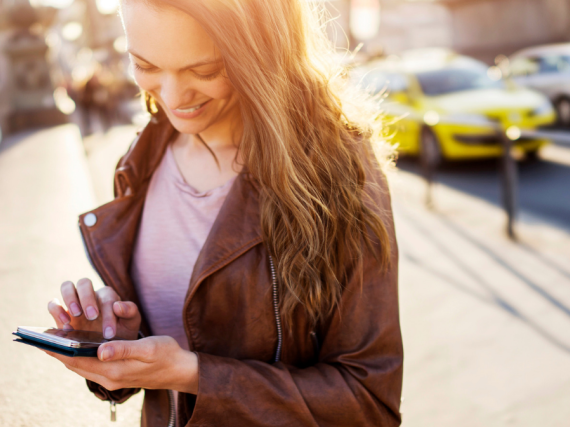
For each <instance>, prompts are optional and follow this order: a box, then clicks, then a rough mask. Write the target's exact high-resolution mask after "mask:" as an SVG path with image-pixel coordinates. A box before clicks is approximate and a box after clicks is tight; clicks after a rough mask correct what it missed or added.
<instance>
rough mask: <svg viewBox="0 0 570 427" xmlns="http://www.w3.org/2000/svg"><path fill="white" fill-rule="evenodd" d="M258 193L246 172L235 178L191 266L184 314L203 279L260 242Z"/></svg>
mask: <svg viewBox="0 0 570 427" xmlns="http://www.w3.org/2000/svg"><path fill="white" fill-rule="evenodd" d="M262 240H263V239H262V236H261V223H260V213H259V191H258V187H257V186H256V184H255V183H254V182H253V180H252V179H251V177H250V176H249V174H248V173H247V172H244V171H242V172H241V173H240V174H239V175H238V176H237V178H236V180H235V182H234V184H233V185H232V188H231V189H230V191H229V193H228V196H227V197H226V200H225V202H224V204H223V205H222V207H221V209H220V211H219V213H218V216H217V217H216V220H215V221H214V225H213V226H212V229H211V230H210V234H209V235H208V238H207V239H206V243H205V244H204V246H203V247H202V250H201V251H200V255H199V256H198V259H197V260H196V264H195V265H194V271H193V273H192V277H191V279H190V286H189V288H188V294H187V296H186V302H185V304H184V311H185V312H186V308H187V307H188V304H189V303H190V300H191V299H192V296H193V295H194V293H195V292H196V289H197V287H198V286H199V285H200V283H201V282H202V281H204V279H205V278H207V277H208V276H210V275H211V274H213V273H215V272H216V271H218V270H220V269H221V268H223V267H225V266H226V265H228V264H230V263H231V262H232V261H234V260H235V259H236V258H238V257H239V256H240V255H242V254H243V253H245V252H247V251H248V250H249V249H251V248H252V247H254V246H256V245H258V244H259V243H261V242H262Z"/></svg>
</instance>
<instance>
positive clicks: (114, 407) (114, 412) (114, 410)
mask: <svg viewBox="0 0 570 427" xmlns="http://www.w3.org/2000/svg"><path fill="white" fill-rule="evenodd" d="M111 421H117V403H116V402H115V401H114V400H111Z"/></svg>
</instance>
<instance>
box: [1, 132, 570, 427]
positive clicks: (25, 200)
mask: <svg viewBox="0 0 570 427" xmlns="http://www.w3.org/2000/svg"><path fill="white" fill-rule="evenodd" d="M135 131H136V128H135V127H134V126H121V127H115V128H112V129H111V130H110V131H108V132H107V133H101V132H99V133H96V134H94V135H92V136H90V137H88V138H86V140H85V141H81V139H80V136H79V133H78V130H77V128H76V127H75V126H73V125H65V126H59V127H56V128H52V129H47V130H43V131H35V132H31V131H30V132H26V133H23V134H19V135H15V136H13V137H10V138H8V139H6V140H4V141H3V142H2V145H1V146H0V197H1V198H2V204H1V205H0V233H1V235H2V236H3V237H2V239H1V240H0V259H1V260H2V261H1V265H0V289H1V292H2V296H3V298H2V300H1V302H0V309H1V310H0V331H1V333H2V336H3V337H4V338H3V344H2V346H1V348H0V369H1V373H0V425H2V426H10V427H24V426H25V427H28V426H42V427H51V426H74V427H75V426H112V425H117V426H129V427H135V426H138V425H139V422H140V405H141V399H142V393H141V394H139V395H138V396H136V397H134V398H132V399H130V400H129V401H128V402H126V403H125V404H122V405H119V406H118V411H117V414H118V421H117V422H116V423H111V422H110V420H109V405H108V403H106V402H99V401H98V399H96V398H94V397H93V396H92V395H91V394H90V393H89V392H88V390H87V388H86V386H85V383H84V381H83V380H82V379H81V378H79V377H78V376H76V375H75V374H73V373H72V372H70V371H67V370H66V369H65V368H64V367H63V366H61V365H60V364H59V363H58V362H56V361H55V360H52V359H51V358H49V357H48V356H46V355H45V354H43V353H42V352H41V351H38V350H36V349H32V348H28V347H25V346H22V345H19V344H16V343H12V342H11V340H12V336H11V334H10V333H11V332H12V331H13V330H14V329H15V328H16V327H17V326H19V325H29V326H34V325H46V326H47V325H51V324H52V321H51V319H50V316H49V315H48V313H47V309H46V306H47V302H48V301H49V300H50V299H51V298H54V297H56V296H58V293H59V286H60V284H61V282H63V281H64V280H67V279H71V280H77V279H79V278H81V277H85V276H87V277H91V278H96V277H95V274H94V272H93V271H92V269H91V267H90V266H89V264H88V261H87V260H86V258H85V255H84V250H83V247H82V243H81V241H80V238H79V233H78V231H77V222H76V221H77V218H76V217H77V215H78V214H79V213H81V212H84V211H86V210H89V209H91V208H92V207H94V206H95V205H96V204H100V203H104V202H106V201H108V200H110V199H111V198H112V173H113V168H114V166H115V164H116V162H117V160H118V158H119V157H120V155H121V154H122V153H123V152H124V151H125V150H126V149H127V147H128V145H129V143H130V141H131V140H132V138H133V137H134V135H135ZM569 153H570V149H567V148H561V147H551V148H549V150H546V151H545V152H544V153H543V155H544V156H545V158H544V160H542V161H539V162H537V163H533V164H531V163H529V164H521V165H520V176H521V187H520V200H521V210H520V221H519V222H518V224H517V234H518V236H519V241H518V242H516V243H515V242H512V241H510V240H509V239H508V238H507V237H506V235H505V232H504V223H505V217H504V214H503V212H502V210H501V208H500V205H499V201H500V193H499V186H498V180H497V174H496V162H479V163H475V164H470V165H465V164H462V165H459V164H458V165H455V166H448V167H446V168H444V169H443V170H442V171H441V172H440V173H439V174H438V184H437V185H436V186H435V188H434V208H433V209H432V210H429V209H427V208H426V207H425V206H424V204H423V201H424V191H425V184H424V182H423V180H422V179H421V178H420V177H419V176H418V175H417V173H416V170H417V165H416V163H415V162H413V161H411V160H405V161H401V162H400V163H399V165H400V169H399V170H396V171H395V172H392V173H391V176H390V181H391V191H392V198H393V207H394V214H395V222H396V230H397V236H398V244H399V248H400V266H399V269H400V310H401V311H400V313H401V322H402V333H403V336H404V348H405V365H404V391H403V403H402V413H403V425H404V426H405V427H424V426H427V427H432V426H433V427H435V426H437V427H457V426H461V427H494V426H528V427H531V426H533V427H536V426H542V425H548V426H549V427H563V426H566V425H567V424H568V419H569V418H570V406H569V405H568V404H567V402H568V401H570V334H569V333H568V331H569V330H570V262H569V254H570V231H569V230H570V215H568V214H569V213H570V198H569V197H568V183H569V182H570V181H569V180H568V178H569V177H570V172H569V171H570V166H569V164H570V163H565V162H566V160H565V159H568V156H569ZM97 283H98V285H99V286H100V285H101V283H100V282H97Z"/></svg>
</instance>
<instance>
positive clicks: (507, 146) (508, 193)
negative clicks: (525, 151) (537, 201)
mask: <svg viewBox="0 0 570 427" xmlns="http://www.w3.org/2000/svg"><path fill="white" fill-rule="evenodd" d="M498 137H499V141H500V142H501V146H502V147H503V155H502V156H501V167H500V168H499V169H500V175H501V189H502V198H503V207H504V208H505V212H506V213H507V234H508V235H509V238H511V239H512V240H516V234H515V229H514V227H515V218H516V207H517V193H518V188H517V187H518V171H517V164H516V161H515V159H514V158H513V156H512V154H511V149H512V146H513V143H512V141H511V140H510V139H509V138H508V136H507V135H506V133H505V132H504V131H502V130H500V131H498Z"/></svg>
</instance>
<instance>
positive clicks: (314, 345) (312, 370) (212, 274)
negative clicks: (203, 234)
mask: <svg viewBox="0 0 570 427" xmlns="http://www.w3.org/2000/svg"><path fill="white" fill-rule="evenodd" d="M175 134H176V131H175V130H174V128H173V127H172V125H170V123H169V122H168V121H162V122H160V121H158V120H156V119H153V120H152V121H151V123H149V125H148V126H146V128H145V129H144V130H143V131H142V132H141V133H139V135H138V136H137V138H136V139H135V141H134V143H133V144H132V146H131V148H130V150H129V151H128V153H127V154H126V155H125V156H124V157H123V158H122V159H121V161H120V162H119V164H118V166H117V169H116V173H115V199H114V200H113V201H111V202H110V203H107V204H105V205H103V206H101V207H99V208H97V209H95V210H93V211H91V212H88V213H85V214H83V215H81V216H80V218H79V226H80V229H81V233H82V235H83V238H84V242H85V246H86V250H87V252H88V255H89V258H90V260H91V262H92V264H93V266H94V268H95V269H96V270H97V271H98V273H99V274H100V276H101V278H102V280H103V281H104V283H105V284H106V285H107V286H111V287H112V288H113V289H115V290H116V291H117V293H118V294H119V295H120V297H121V298H122V299H123V300H129V301H134V302H136V303H137V304H138V302H139V300H138V298H137V294H136V291H135V288H134V286H133V282H132V280H131V277H130V276H129V263H130V259H131V254H132V250H133V244H134V240H135V236H136V233H137V227H138V225H139V220H140V218H141V213H142V209H143V204H144V200H145V194H146V190H147V187H148V184H149V180H150V177H151V175H152V173H153V171H154V170H155V168H156V167H157V165H158V163H159V162H160V159H161V158H162V155H163V154H164V150H165V148H166V146H167V144H168V142H169V141H170V140H171V139H172V138H173V137H174V136H175ZM368 175H369V180H373V181H375V182H376V183H378V184H379V185H380V187H381V188H382V191H378V190H372V189H371V188H372V187H371V186H369V190H368V191H369V192H370V194H372V196H373V200H374V201H375V203H376V205H375V209H377V210H378V212H381V213H382V214H383V215H385V218H386V224H387V227H388V232H389V235H390V238H391V243H392V266H391V268H390V269H389V271H388V272H387V273H386V274H384V275H380V274H379V273H378V265H377V263H376V261H375V258H374V257H373V256H372V255H371V254H368V255H366V256H365V262H364V282H363V286H362V288H361V287H360V283H359V281H358V274H357V273H356V272H353V273H351V274H349V275H348V277H352V279H351V280H349V281H348V282H347V283H346V284H345V285H346V288H345V289H344V291H343V295H342V300H341V304H340V309H339V310H338V311H337V312H336V313H335V314H334V315H333V316H332V317H331V318H330V319H328V320H327V321H326V322H324V323H323V324H322V325H320V327H319V330H318V331H312V330H310V329H309V327H308V326H307V325H308V322H307V321H306V318H305V316H304V313H303V311H302V310H301V309H299V310H298V311H297V313H296V316H295V323H294V325H295V326H294V329H293V331H292V334H288V333H287V332H283V333H282V331H281V325H280V324H278V316H276V311H275V310H274V304H275V303H276V300H275V298H274V297H277V298H278V295H276V294H275V295H274V290H273V281H272V275H271V261H270V258H269V255H268V252H267V251H266V249H265V247H264V245H263V241H262V238H261V230H260V212H259V205H258V194H259V193H258V187H257V184H256V183H255V182H254V181H253V180H252V179H251V178H250V176H249V175H248V174H247V172H245V171H244V172H242V173H240V175H239V176H238V178H237V179H236V181H235V183H234V185H233V187H232V189H231V190H230V193H229V194H228V196H227V199H226V201H225V203H224V205H223V207H222V208H221V210H220V212H219V215H218V217H217V219H216V221H215V223H214V226H213V228H212V231H211V232H210V235H209V237H208V239H207V241H206V243H205V245H204V247H203V249H202V251H201V253H200V256H199V257H198V260H197V262H196V265H195V267H194V271H193V274H192V277H191V279H190V284H189V288H188V293H187V295H186V302H185V304H184V311H183V313H182V314H183V321H184V328H185V330H186V336H187V337H188V342H189V346H190V349H191V350H193V351H195V352H196V353H197V354H198V360H199V390H198V394H197V395H190V394H184V393H181V394H180V398H179V405H178V408H177V412H178V415H177V417H176V418H177V420H176V422H175V421H174V416H173V414H174V411H173V409H174V408H173V404H172V401H173V399H172V393H171V392H169V391H167V390H145V400H144V405H143V414H142V425H143V426H148V427H150V426H152V427H163V426H164V427H166V426H174V425H177V426H180V427H181V426H216V427H218V426H243V427H254V426H350V427H354V426H383V427H388V426H390V427H391V426H397V425H399V424H400V413H399V405H400V395H401V386H402V361H403V350H402V339H401V334H400V326H399V317H398V293H397V282H398V280H397V264H398V254H397V246H396V241H395V237H394V228H393V222H392V213H391V207H390V196H389V194H388V190H387V188H386V184H385V179H384V177H383V176H382V175H381V174H380V173H378V172H374V171H373V169H371V168H370V170H369V174H368ZM139 307H140V304H139ZM141 331H142V333H143V334H145V335H148V334H149V329H148V325H147V324H146V322H145V321H144V313H143V325H142V326H141ZM278 344H281V346H280V348H281V349H280V351H277V348H278ZM276 359H278V360H279V361H276ZM88 386H89V388H90V389H91V390H92V391H93V392H94V393H95V394H96V395H97V396H98V397H99V398H101V399H103V400H110V401H112V402H117V403H121V402H123V401H125V400H127V399H128V398H129V397H130V396H132V395H133V394H134V393H136V392H138V391H139V390H136V389H123V390H117V391H113V392H111V391H109V390H106V389H105V388H103V387H101V386H100V385H98V384H95V383H92V382H88Z"/></svg>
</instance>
